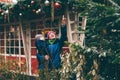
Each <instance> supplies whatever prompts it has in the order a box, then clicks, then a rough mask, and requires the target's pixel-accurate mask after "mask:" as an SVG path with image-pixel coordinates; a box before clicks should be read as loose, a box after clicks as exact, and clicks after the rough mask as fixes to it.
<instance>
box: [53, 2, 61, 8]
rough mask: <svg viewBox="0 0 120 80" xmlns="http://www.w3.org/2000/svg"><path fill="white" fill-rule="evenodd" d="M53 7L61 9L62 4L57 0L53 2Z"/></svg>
mask: <svg viewBox="0 0 120 80" xmlns="http://www.w3.org/2000/svg"><path fill="white" fill-rule="evenodd" d="M54 7H55V8H56V9H61V7H62V5H61V4H60V3H59V2H55V4H54Z"/></svg>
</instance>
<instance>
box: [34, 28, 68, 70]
mask: <svg viewBox="0 0 120 80" xmlns="http://www.w3.org/2000/svg"><path fill="white" fill-rule="evenodd" d="M65 40H67V31H66V26H63V27H61V37H60V38H59V39H56V40H55V42H54V44H50V43H49V40H45V41H42V40H36V41H35V45H36V48H37V50H38V53H37V54H36V56H37V60H38V62H39V69H44V68H45V67H46V66H47V68H48V69H53V68H55V69H58V68H60V66H61V58H60V53H61V50H62V47H63V45H64V41H65ZM45 55H49V56H50V59H49V60H45Z"/></svg>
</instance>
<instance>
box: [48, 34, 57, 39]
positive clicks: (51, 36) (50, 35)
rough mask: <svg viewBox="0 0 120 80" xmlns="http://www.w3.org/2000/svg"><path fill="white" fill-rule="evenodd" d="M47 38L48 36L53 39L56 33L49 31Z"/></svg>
mask: <svg viewBox="0 0 120 80" xmlns="http://www.w3.org/2000/svg"><path fill="white" fill-rule="evenodd" d="M48 38H49V39H55V38H56V35H55V34H54V33H50V34H49V35H48Z"/></svg>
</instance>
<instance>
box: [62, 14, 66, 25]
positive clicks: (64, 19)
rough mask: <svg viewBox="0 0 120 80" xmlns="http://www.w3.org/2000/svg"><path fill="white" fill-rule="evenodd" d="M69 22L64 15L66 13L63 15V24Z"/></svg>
mask: <svg viewBox="0 0 120 80" xmlns="http://www.w3.org/2000/svg"><path fill="white" fill-rule="evenodd" d="M66 23H67V19H66V18H65V17H64V15H63V16H62V25H66Z"/></svg>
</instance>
